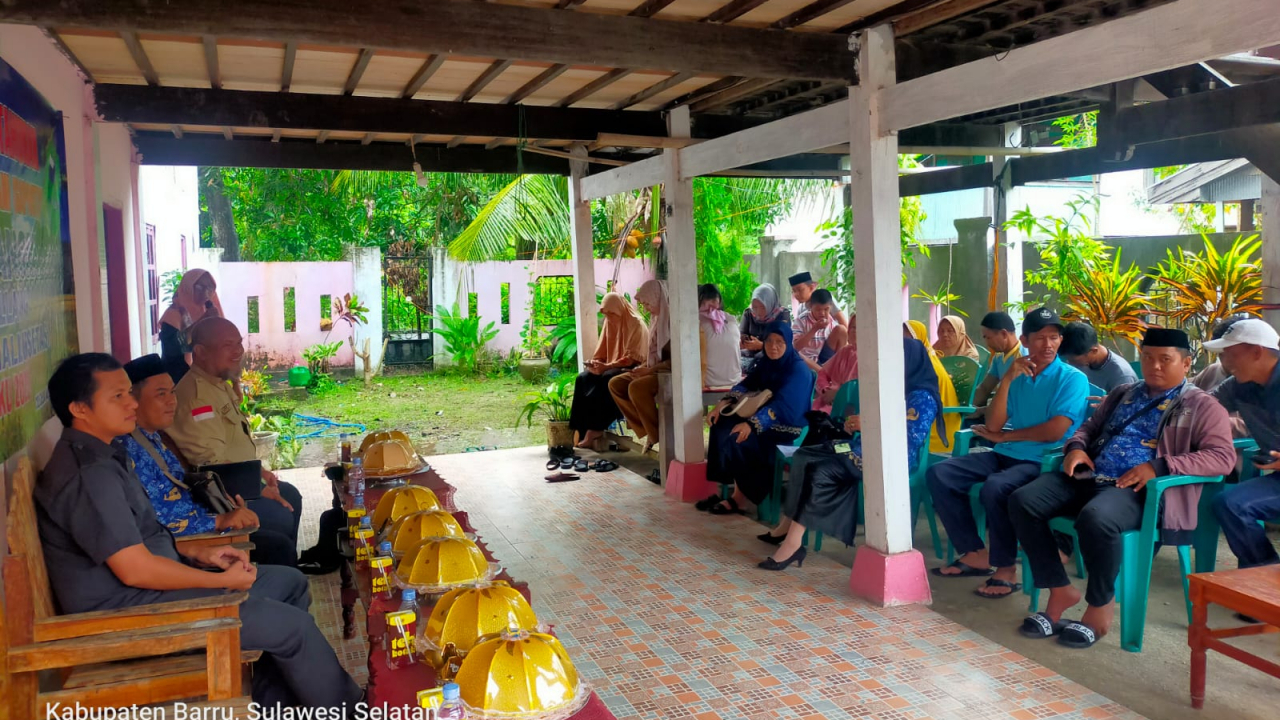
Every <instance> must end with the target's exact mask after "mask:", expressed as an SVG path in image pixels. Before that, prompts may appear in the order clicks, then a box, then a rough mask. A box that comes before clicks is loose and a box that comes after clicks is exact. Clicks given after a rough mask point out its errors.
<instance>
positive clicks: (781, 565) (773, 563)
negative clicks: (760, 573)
mask: <svg viewBox="0 0 1280 720" xmlns="http://www.w3.org/2000/svg"><path fill="white" fill-rule="evenodd" d="M808 554H809V549H808V548H806V547H804V546H803V545H802V546H801V547H800V549H799V550H797V551H795V552H794V553H792V554H791V557H789V558H787V559H786V560H783V561H782V562H778V561H777V560H774V559H773V558H771V557H767V558H765V559H764V560H762V561H760V563H759V564H758V565H756V567H758V568H760V569H761V570H786V569H787V566H788V565H790V564H791V563H795V564H796V567H804V557H805V555H808Z"/></svg>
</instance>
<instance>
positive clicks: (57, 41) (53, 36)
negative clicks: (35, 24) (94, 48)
mask: <svg viewBox="0 0 1280 720" xmlns="http://www.w3.org/2000/svg"><path fill="white" fill-rule="evenodd" d="M40 29H41V30H42V31H44V34H45V35H48V36H49V39H50V40H52V41H53V44H54V45H56V46H57V47H58V50H59V51H61V52H62V54H63V55H65V56H67V59H68V60H70V61H71V64H72V65H75V66H76V67H77V68H79V70H80V72H81V73H83V74H84V79H85V80H88V81H89V82H95V80H94V79H93V73H91V72H89V68H88V66H86V65H85V64H84V63H82V62H80V58H78V57H76V54H75V53H73V52H71V48H70V47H68V46H67V43H66V41H65V40H63V39H62V36H61V35H59V34H58V33H57V32H56V31H55V30H54V29H53V28H50V27H41V28H40Z"/></svg>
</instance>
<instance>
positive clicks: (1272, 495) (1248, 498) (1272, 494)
mask: <svg viewBox="0 0 1280 720" xmlns="http://www.w3.org/2000/svg"><path fill="white" fill-rule="evenodd" d="M1213 514H1214V515H1216V516H1217V517H1218V523H1219V524H1221V525H1222V534H1223V535H1225V536H1226V537H1227V544H1228V545H1230V546H1231V552H1233V553H1235V554H1236V559H1237V560H1239V561H1240V567H1242V568H1248V567H1257V566H1258V565H1274V564H1276V563H1280V555H1277V554H1276V549H1275V547H1274V546H1273V545H1272V544H1271V541H1270V540H1269V539H1267V531H1266V530H1265V529H1264V528H1263V527H1262V526H1261V525H1259V524H1258V521H1259V520H1263V521H1266V520H1274V519H1275V518H1277V517H1280V473H1272V474H1270V475H1264V476H1262V477H1260V478H1254V479H1253V480H1249V481H1246V482H1242V483H1240V484H1239V485H1235V486H1232V487H1228V488H1227V489H1226V490H1224V491H1222V493H1221V494H1219V495H1218V496H1217V497H1216V498H1214V499H1213ZM1091 572H1092V571H1091Z"/></svg>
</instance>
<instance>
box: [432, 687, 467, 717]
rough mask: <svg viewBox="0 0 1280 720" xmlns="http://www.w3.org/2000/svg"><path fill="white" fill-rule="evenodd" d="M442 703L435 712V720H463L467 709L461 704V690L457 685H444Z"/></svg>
mask: <svg viewBox="0 0 1280 720" xmlns="http://www.w3.org/2000/svg"><path fill="white" fill-rule="evenodd" d="M443 691H444V702H442V703H440V708H439V709H438V710H436V720H465V718H466V717H467V708H466V706H464V705H463V704H462V690H461V688H459V687H458V683H445V684H444V689H443Z"/></svg>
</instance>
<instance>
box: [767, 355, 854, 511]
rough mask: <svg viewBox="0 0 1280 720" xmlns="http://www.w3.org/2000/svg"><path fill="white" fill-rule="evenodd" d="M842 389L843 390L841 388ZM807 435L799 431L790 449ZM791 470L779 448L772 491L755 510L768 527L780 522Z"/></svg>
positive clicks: (805, 430)
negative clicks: (785, 484)
mask: <svg viewBox="0 0 1280 720" xmlns="http://www.w3.org/2000/svg"><path fill="white" fill-rule="evenodd" d="M812 380H813V382H816V381H817V376H816V375H815V376H814V377H813V379H812ZM841 389H843V388H841ZM813 397H814V387H813V385H812V384H811V385H810V386H809V401H810V403H812V401H813ZM808 434H809V427H808V426H807V425H806V426H805V427H803V428H801V429H800V435H799V436H797V437H796V440H795V442H794V443H792V444H791V447H794V448H798V447H800V446H801V445H802V444H803V443H804V439H805V437H806V436H808ZM790 469H791V455H790V454H788V453H787V452H784V451H783V450H782V448H781V447H779V448H778V452H776V453H774V455H773V491H772V492H770V493H769V497H767V498H765V499H764V502H762V503H760V506H759V507H758V508H756V518H757V519H758V520H760V521H761V522H764V523H767V524H768V525H769V527H773V526H774V525H777V524H778V522H780V521H781V520H782V492H783V487H784V484H783V478H784V477H785V476H786V473H787V470H790Z"/></svg>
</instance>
